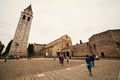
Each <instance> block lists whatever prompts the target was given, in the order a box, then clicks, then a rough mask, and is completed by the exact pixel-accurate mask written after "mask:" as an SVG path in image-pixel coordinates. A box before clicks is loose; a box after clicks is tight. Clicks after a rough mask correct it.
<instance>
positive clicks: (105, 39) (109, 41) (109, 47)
mask: <svg viewBox="0 0 120 80" xmlns="http://www.w3.org/2000/svg"><path fill="white" fill-rule="evenodd" d="M89 44H90V46H91V48H92V53H93V54H96V55H99V56H102V54H104V56H105V57H120V29H118V30H108V31H105V32H102V33H98V34H95V35H93V36H92V37H90V38H89Z"/></svg>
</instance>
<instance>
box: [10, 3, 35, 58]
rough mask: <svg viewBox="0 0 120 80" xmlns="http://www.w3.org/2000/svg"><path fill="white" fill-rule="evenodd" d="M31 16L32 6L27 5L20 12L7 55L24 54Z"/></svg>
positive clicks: (25, 53)
mask: <svg viewBox="0 0 120 80" xmlns="http://www.w3.org/2000/svg"><path fill="white" fill-rule="evenodd" d="M32 18H33V12H32V7H31V5H29V6H28V7H27V8H26V9H24V11H23V12H21V16H20V20H19V22H18V25H17V29H16V32H15V35H14V38H13V42H12V44H11V48H10V52H9V55H17V56H26V55H27V44H28V37H29V32H30V27H31V22H32Z"/></svg>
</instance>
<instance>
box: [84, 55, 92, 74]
mask: <svg viewBox="0 0 120 80" xmlns="http://www.w3.org/2000/svg"><path fill="white" fill-rule="evenodd" d="M85 61H86V64H87V68H88V71H89V72H90V75H91V76H92V70H91V68H92V66H93V65H92V62H91V58H90V56H89V55H86V59H85Z"/></svg>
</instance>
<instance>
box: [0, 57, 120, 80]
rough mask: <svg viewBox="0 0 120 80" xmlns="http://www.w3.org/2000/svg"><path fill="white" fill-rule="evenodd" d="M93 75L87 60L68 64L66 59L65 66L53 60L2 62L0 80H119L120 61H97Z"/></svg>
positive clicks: (0, 63) (38, 59)
mask: <svg viewBox="0 0 120 80" xmlns="http://www.w3.org/2000/svg"><path fill="white" fill-rule="evenodd" d="M92 73H93V76H90V75H89V72H88V70H87V67H86V63H85V60H70V62H69V63H68V64H67V62H66V59H65V61H64V65H63V66H61V65H60V64H59V61H58V59H56V60H55V61H54V60H53V59H52V58H34V59H31V60H27V59H19V60H9V61H7V62H4V60H0V80H119V78H120V60H108V59H100V60H96V61H95V67H93V68H92Z"/></svg>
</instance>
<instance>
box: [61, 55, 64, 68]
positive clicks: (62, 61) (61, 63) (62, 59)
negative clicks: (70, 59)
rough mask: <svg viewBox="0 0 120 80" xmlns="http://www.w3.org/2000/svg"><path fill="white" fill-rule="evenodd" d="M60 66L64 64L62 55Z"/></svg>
mask: <svg viewBox="0 0 120 80" xmlns="http://www.w3.org/2000/svg"><path fill="white" fill-rule="evenodd" d="M61 64H62V66H63V64H64V56H63V55H62V56H61Z"/></svg>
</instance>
